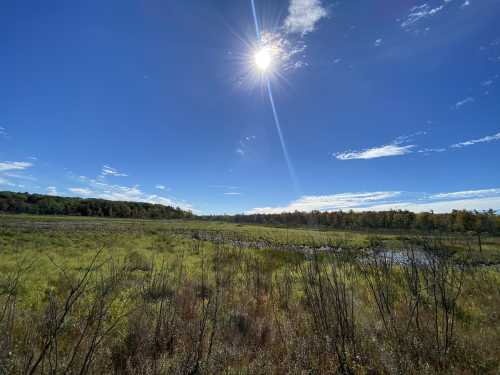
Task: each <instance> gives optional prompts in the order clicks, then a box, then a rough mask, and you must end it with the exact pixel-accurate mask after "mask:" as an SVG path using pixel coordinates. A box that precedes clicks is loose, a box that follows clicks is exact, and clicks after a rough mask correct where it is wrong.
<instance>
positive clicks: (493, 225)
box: [0, 192, 500, 235]
mask: <svg viewBox="0 0 500 375" xmlns="http://www.w3.org/2000/svg"><path fill="white" fill-rule="evenodd" d="M0 213H25V214H35V215H70V216H96V217H111V218H135V219H184V218H194V217H197V218H199V219H204V220H209V221H223V222H232V223H242V224H263V225H283V226H287V227H299V226H310V227H311V226H312V227H325V228H334V229H350V230H364V229H368V230H369V229H375V230H380V229H389V230H405V231H408V230H419V231H426V232H432V231H440V232H462V233H464V232H475V233H490V234H498V235H500V216H499V215H497V214H496V213H495V212H494V211H493V210H489V211H481V212H480V211H466V210H454V211H452V212H451V213H446V214H437V213H433V212H422V213H414V212H410V211H401V210H398V211H395V210H392V211H380V212H375V211H366V212H354V211H346V212H344V211H334V212H322V211H312V212H298V211H296V212H284V213H280V214H251V215H244V214H239V215H211V216H195V215H193V213H191V212H190V211H184V210H182V209H180V208H178V207H175V208H174V207H170V206H164V205H160V204H151V203H142V202H120V201H110V200H104V199H84V198H73V197H57V196H51V195H42V194H29V193H14V192H0Z"/></svg>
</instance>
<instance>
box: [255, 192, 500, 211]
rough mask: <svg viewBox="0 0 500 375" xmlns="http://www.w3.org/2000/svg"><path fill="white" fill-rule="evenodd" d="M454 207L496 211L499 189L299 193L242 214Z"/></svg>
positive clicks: (452, 208) (499, 202) (497, 208)
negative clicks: (284, 201)
mask: <svg viewBox="0 0 500 375" xmlns="http://www.w3.org/2000/svg"><path fill="white" fill-rule="evenodd" d="M454 209H458V210H489V209H493V210H500V188H492V189H478V190H466V191H458V192H449V193H438V194H433V195H429V194H425V193H404V192H399V191H385V192H371V193H370V192H367V193H344V194H334V195H326V196H303V197H301V198H299V199H297V200H295V201H292V202H290V203H289V204H288V205H286V206H281V207H258V208H254V209H251V210H249V211H247V212H246V214H277V213H283V212H294V211H301V212H310V211H314V210H317V211H340V210H344V211H345V210H353V211H357V212H360V211H387V210H408V211H413V212H429V211H434V212H437V213H444V212H451V211H452V210H454Z"/></svg>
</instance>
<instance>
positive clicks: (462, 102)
mask: <svg viewBox="0 0 500 375" xmlns="http://www.w3.org/2000/svg"><path fill="white" fill-rule="evenodd" d="M474 102H475V99H474V98H473V97H472V96H469V97H467V98H465V99H463V100H460V101H458V102H457V103H456V104H455V108H456V109H459V108H461V107H463V106H464V105H466V104H469V103H474Z"/></svg>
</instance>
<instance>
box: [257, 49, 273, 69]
mask: <svg viewBox="0 0 500 375" xmlns="http://www.w3.org/2000/svg"><path fill="white" fill-rule="evenodd" d="M254 60H255V65H256V66H257V69H259V70H260V71H261V72H263V73H265V72H267V71H268V70H269V67H270V66H271V63H272V56H271V51H270V50H269V48H267V47H263V48H261V49H259V50H258V51H257V52H256V53H255V56H254Z"/></svg>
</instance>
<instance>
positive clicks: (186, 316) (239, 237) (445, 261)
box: [0, 217, 500, 374]
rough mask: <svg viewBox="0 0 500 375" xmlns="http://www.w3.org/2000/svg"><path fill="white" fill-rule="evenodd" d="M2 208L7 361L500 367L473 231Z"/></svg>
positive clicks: (14, 365) (245, 369) (310, 368)
mask: <svg viewBox="0 0 500 375" xmlns="http://www.w3.org/2000/svg"><path fill="white" fill-rule="evenodd" d="M2 220H3V221H2V223H3V224H6V225H3V226H2V227H0V246H1V248H0V251H1V253H0V260H1V262H0V332H1V335H0V374H100V373H110V374H164V373H174V374H175V373H178V374H215V373H229V374H230V373H235V374H240V373H248V374H264V373H292V374H294V373H295V374H303V373H321V374H323V373H325V374H327V373H332V374H333V373H344V374H355V373H471V374H472V373H478V374H484V373H492V374H493V373H497V372H498V370H499V358H500V348H499V346H498V342H500V316H499V314H498V311H500V292H499V291H500V272H499V270H498V268H496V267H484V266H478V263H477V262H476V261H470V258H471V257H473V256H474V254H475V253H476V252H477V250H476V249H475V248H474V247H473V246H472V245H471V246H469V247H468V248H467V247H463V244H464V242H463V240H455V239H449V238H446V237H445V236H433V237H432V238H429V237H425V238H424V237H412V236H406V237H405V238H396V237H393V236H389V237H387V235H385V234H381V235H374V234H370V235H366V236H364V237H363V235H361V234H352V233H333V234H332V233H326V234H324V233H321V234H319V235H318V234H317V233H316V232H314V233H312V234H311V233H308V232H307V231H305V230H294V231H289V232H288V233H287V232H285V231H286V230H285V229H276V228H258V227H256V226H252V227H249V226H236V225H229V224H226V225H223V226H221V228H220V231H219V232H217V230H216V228H217V226H216V225H215V224H213V223H209V225H207V227H203V226H202V225H201V224H199V223H192V222H188V223H186V224H185V226H184V227H183V223H182V222H173V223H170V222H169V223H157V222H145V221H114V220H113V221H110V220H108V221H106V220H96V221H91V220H84V221H77V220H66V221H65V220H54V219H53V218H51V219H50V220H45V219H44V218H39V219H38V220H35V219H33V218H30V219H28V220H25V221H23V220H21V219H20V218H18V217H16V218H14V219H10V218H9V219H5V218H3V219H2ZM9 220H10V221H9ZM208 232H210V233H211V234H213V237H211V238H210V240H207V239H206V238H205V234H206V233H208ZM287 241H288V242H287ZM488 241H491V243H496V242H495V241H496V239H493V240H485V241H484V243H486V245H485V247H486V248H487V247H488V246H489V245H488ZM249 242H251V243H256V242H258V243H262V242H264V243H266V244H267V247H265V246H264V247H259V248H251V247H249V246H248V243H249ZM274 243H278V244H279V246H273V244H274ZM288 243H290V244H291V245H297V244H300V245H306V246H309V247H310V249H309V247H308V249H309V250H308V251H307V252H298V251H284V250H283V248H284V246H286V244H288ZM388 244H390V245H391V249H395V250H398V252H399V253H404V254H405V256H406V258H405V259H406V261H405V263H401V262H399V261H398V258H397V257H395V256H394V255H393V253H392V252H390V251H387V249H386V247H387V245H388ZM323 245H329V248H331V249H334V250H328V251H324V250H323V251H319V250H314V249H317V248H319V247H320V246H323ZM396 245H397V246H396ZM461 246H462V247H461ZM340 248H341V249H342V250H341V251H340V250H339V249H340ZM488 251H490V252H491V253H494V255H492V256H491V257H490V260H491V259H493V258H494V257H496V256H497V253H498V252H500V250H499V248H494V247H490V248H489V250H486V251H485V250H484V249H483V254H484V253H485V252H486V253H487V252H488ZM399 253H398V254H399ZM483 256H484V255H483ZM481 259H483V260H484V258H481Z"/></svg>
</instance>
